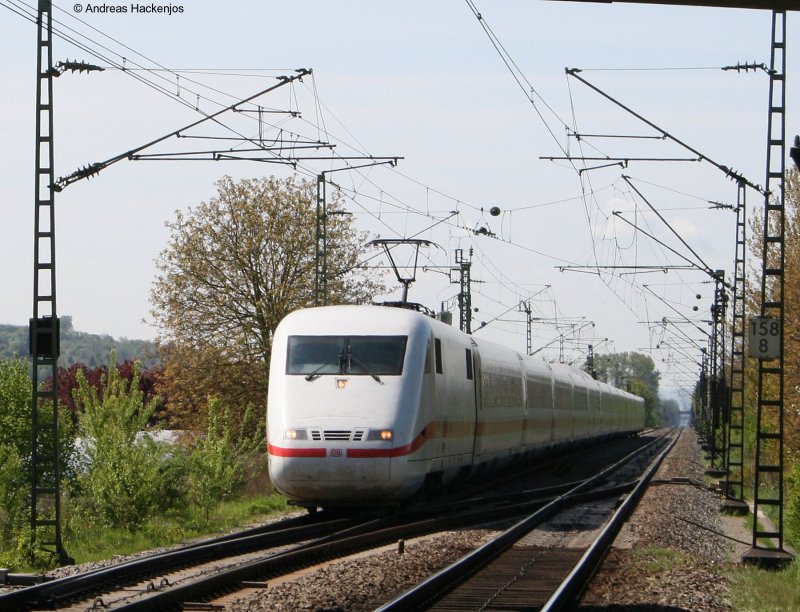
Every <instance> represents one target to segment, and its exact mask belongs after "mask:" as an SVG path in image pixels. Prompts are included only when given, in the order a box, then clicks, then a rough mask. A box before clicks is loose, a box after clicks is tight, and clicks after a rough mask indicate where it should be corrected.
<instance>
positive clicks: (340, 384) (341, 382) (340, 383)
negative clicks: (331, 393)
mask: <svg viewBox="0 0 800 612" xmlns="http://www.w3.org/2000/svg"><path fill="white" fill-rule="evenodd" d="M346 386H347V379H346V378H337V379H336V388H337V389H344V388H345V387H346Z"/></svg>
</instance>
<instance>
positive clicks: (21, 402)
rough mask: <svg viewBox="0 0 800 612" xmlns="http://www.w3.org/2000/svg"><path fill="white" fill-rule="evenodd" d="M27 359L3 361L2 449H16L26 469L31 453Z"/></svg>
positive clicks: (0, 399) (0, 383)
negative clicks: (9, 447)
mask: <svg viewBox="0 0 800 612" xmlns="http://www.w3.org/2000/svg"><path fill="white" fill-rule="evenodd" d="M29 368H30V365H29V364H28V362H27V361H26V360H24V359H10V360H3V361H0V445H3V446H11V447H13V448H15V449H16V451H17V455H18V457H20V458H21V459H23V460H24V461H25V464H26V465H27V460H28V457H29V456H30V452H31V424H30V421H31V378H30V375H29V373H28V370H29Z"/></svg>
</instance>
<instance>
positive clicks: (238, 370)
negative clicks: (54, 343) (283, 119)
mask: <svg viewBox="0 0 800 612" xmlns="http://www.w3.org/2000/svg"><path fill="white" fill-rule="evenodd" d="M216 187H217V192H216V194H215V195H214V197H212V198H211V199H210V200H209V201H208V202H202V203H201V204H200V205H198V206H196V207H192V208H190V209H189V210H188V211H187V212H185V213H184V212H181V211H177V212H176V213H175V219H174V221H170V222H168V223H167V229H168V230H169V232H170V239H169V243H168V244H167V247H166V248H165V249H164V250H163V251H162V252H161V253H160V255H159V257H158V259H157V260H156V267H157V268H158V276H157V278H156V280H155V282H154V284H153V289H152V291H151V303H152V304H153V311H152V315H153V321H154V322H155V324H156V325H157V326H158V328H159V332H160V339H161V340H162V342H163V344H165V345H168V347H169V351H168V352H167V354H166V355H165V357H166V359H165V366H166V368H165V376H164V381H163V384H164V387H165V389H166V391H167V395H168V396H169V398H170V403H171V406H173V407H174V406H175V405H177V404H183V406H184V407H185V410H184V412H185V413H191V412H194V411H196V410H198V409H199V408H200V407H202V406H203V405H204V403H205V401H206V399H207V398H208V397H209V396H211V395H213V396H215V397H220V398H222V400H223V401H224V402H225V404H226V405H227V406H229V407H230V408H231V410H233V411H234V412H236V411H237V409H239V408H244V407H245V406H247V405H248V404H249V403H253V404H256V405H259V404H263V398H264V397H265V396H266V390H267V384H268V370H269V361H270V352H271V349H272V337H273V333H274V331H275V328H276V327H277V325H278V323H279V322H280V321H281V319H283V318H284V317H285V316H286V315H287V314H289V313H290V312H292V311H294V310H296V309H298V308H302V307H306V306H309V305H311V304H313V303H314V293H315V286H314V267H315V262H316V255H315V249H316V245H317V243H316V234H315V231H316V224H317V210H316V208H317V199H316V198H317V185H316V182H312V181H308V180H305V179H303V178H300V177H292V178H287V179H279V178H276V177H267V178H257V179H244V180H241V181H234V180H232V179H231V178H230V177H228V176H226V177H223V178H222V179H221V180H219V181H218V182H217V184H216ZM342 205H343V200H342V198H341V197H340V196H338V194H335V193H331V194H329V196H328V202H327V230H326V235H327V245H328V246H327V249H328V257H327V262H328V263H327V266H328V268H327V278H328V283H327V288H328V295H329V300H330V302H331V303H360V302H366V301H369V300H370V299H371V298H372V296H374V295H375V294H376V293H380V292H381V291H382V290H383V287H382V284H381V283H380V276H379V274H378V273H377V272H375V271H370V270H365V269H364V268H363V266H359V264H358V262H359V259H360V256H361V255H362V253H363V249H364V245H365V243H366V239H367V236H366V235H365V234H361V233H359V232H357V231H356V230H355V228H354V225H353V223H354V222H353V219H352V217H351V216H349V215H338V214H335V213H336V212H338V211H341V210H342Z"/></svg>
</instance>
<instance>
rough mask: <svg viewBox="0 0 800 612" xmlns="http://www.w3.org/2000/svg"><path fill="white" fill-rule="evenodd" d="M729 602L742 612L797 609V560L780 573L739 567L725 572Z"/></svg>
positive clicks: (799, 598) (799, 597)
mask: <svg viewBox="0 0 800 612" xmlns="http://www.w3.org/2000/svg"><path fill="white" fill-rule="evenodd" d="M726 576H727V578H728V581H729V583H730V585H731V594H730V600H731V603H732V604H733V607H734V609H736V610H740V611H742V612H777V611H789V610H800V589H799V588H798V586H797V585H798V583H799V582H800V561H798V560H797V559H795V560H794V562H793V563H792V564H791V565H790V566H789V567H788V568H786V569H784V570H782V571H767V570H761V569H758V568H755V567H750V566H739V567H736V568H733V569H731V570H729V571H728V572H726Z"/></svg>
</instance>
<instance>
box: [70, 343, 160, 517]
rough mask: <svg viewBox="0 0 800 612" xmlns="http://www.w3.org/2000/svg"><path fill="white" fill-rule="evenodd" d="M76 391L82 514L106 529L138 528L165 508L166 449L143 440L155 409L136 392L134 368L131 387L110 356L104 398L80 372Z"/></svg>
mask: <svg viewBox="0 0 800 612" xmlns="http://www.w3.org/2000/svg"><path fill="white" fill-rule="evenodd" d="M77 380H78V388H77V389H76V390H75V391H74V398H75V404H76V406H77V407H78V409H79V416H78V429H79V434H80V438H81V440H82V442H83V444H84V453H85V456H84V461H83V465H82V466H81V467H83V471H82V472H81V473H80V474H79V476H78V478H77V482H76V488H75V492H76V493H79V494H81V495H82V496H83V502H84V504H85V507H84V508H83V511H84V512H87V513H88V514H90V515H94V516H96V517H97V518H98V519H100V520H101V521H102V522H103V523H104V524H106V525H110V526H117V527H119V526H128V527H130V526H136V525H138V524H140V523H141V522H142V521H144V520H146V519H148V518H149V517H151V516H153V515H154V514H155V513H156V512H157V511H158V510H161V509H163V508H164V507H165V504H168V502H169V499H170V496H169V494H168V493H169V491H168V488H169V487H170V486H171V483H169V482H166V481H165V480H164V478H163V477H164V472H165V471H167V470H166V467H167V465H168V463H169V457H168V455H167V452H166V447H165V446H164V445H162V444H158V443H156V442H155V441H153V440H152V439H151V438H150V437H148V436H142V435H140V433H139V432H141V431H143V430H144V429H145V427H146V425H147V422H148V420H149V419H150V417H151V416H152V414H153V412H154V411H155V409H156V405H157V401H158V400H157V399H153V400H151V401H150V402H148V403H147V404H145V403H144V402H143V394H142V392H141V391H140V390H139V371H138V367H136V368H135V371H134V375H133V379H132V380H131V382H130V384H129V383H128V382H127V381H126V380H125V379H124V378H122V377H121V376H120V373H119V370H118V369H117V367H116V365H115V360H114V358H113V355H112V359H111V364H110V366H109V369H108V374H107V375H106V376H105V377H104V380H103V381H102V382H103V385H102V388H103V390H104V391H103V394H102V397H101V395H100V393H99V392H98V390H97V388H95V387H93V386H91V385H90V384H89V383H88V382H87V381H86V377H85V376H84V375H83V373H82V372H79V373H78V375H77Z"/></svg>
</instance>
